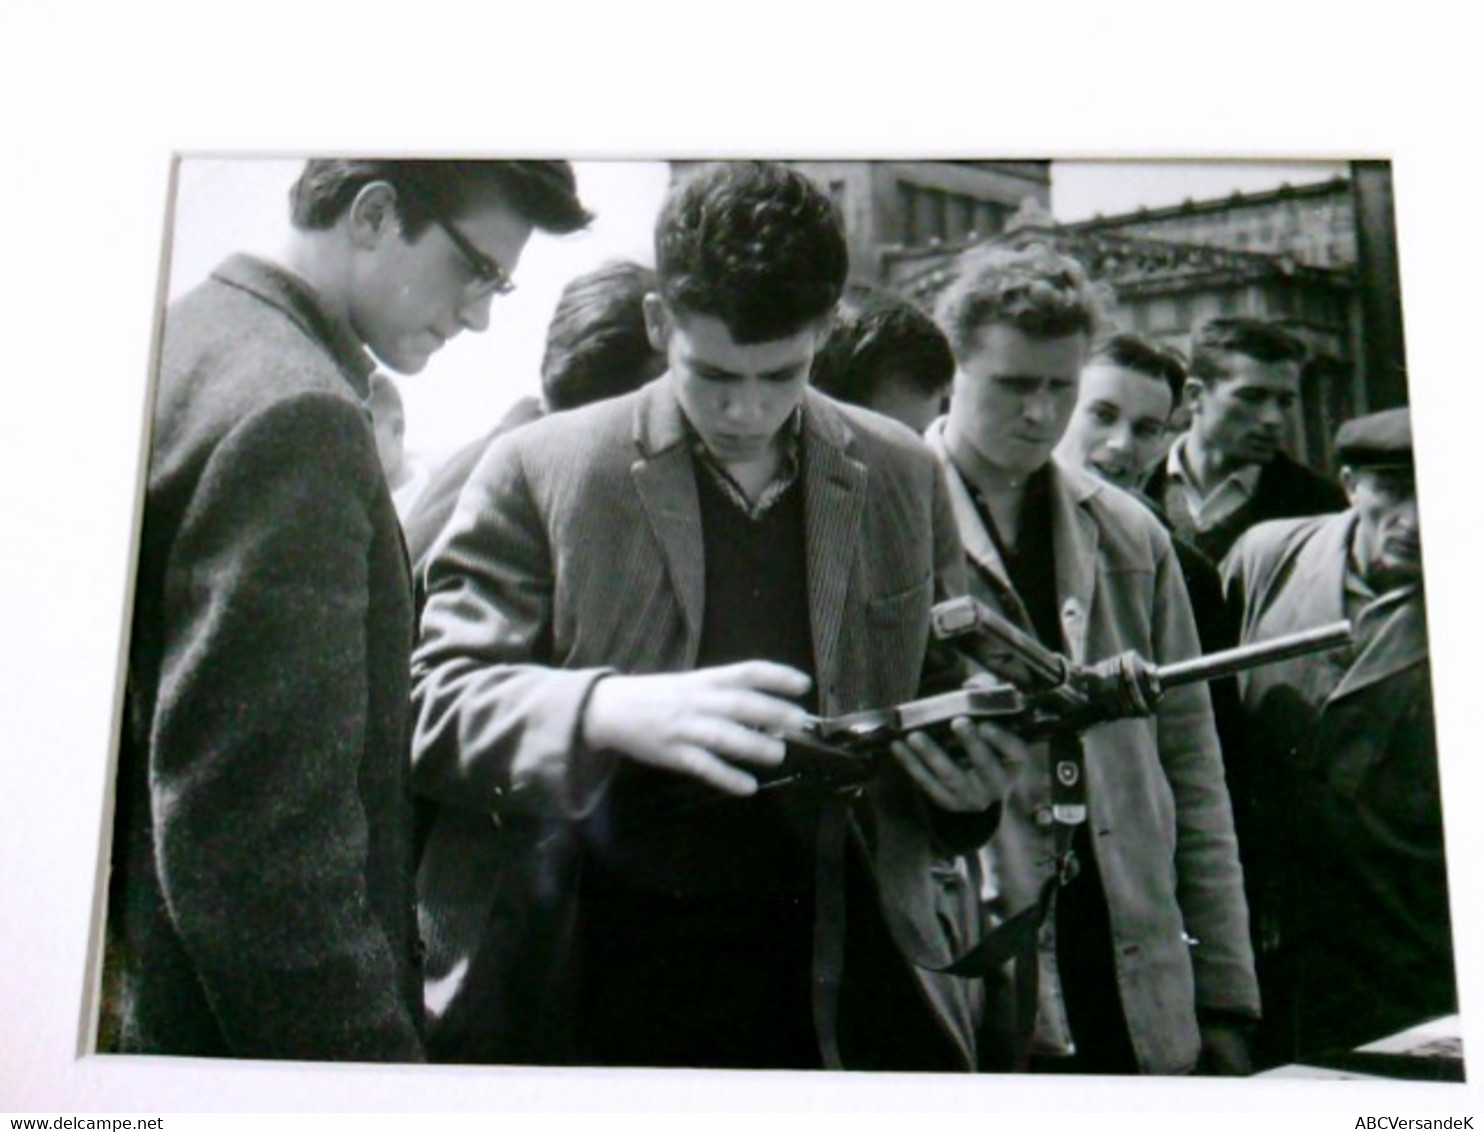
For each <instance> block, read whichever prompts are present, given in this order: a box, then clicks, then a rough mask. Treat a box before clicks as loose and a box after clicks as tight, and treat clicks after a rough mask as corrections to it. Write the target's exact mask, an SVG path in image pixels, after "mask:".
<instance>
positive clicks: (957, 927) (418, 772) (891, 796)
mask: <svg viewBox="0 0 1484 1132" xmlns="http://www.w3.org/2000/svg"><path fill="white" fill-rule="evenodd" d="M690 438H691V434H690V433H689V432H688V430H687V429H686V427H685V425H684V422H683V416H682V413H681V410H680V407H679V403H678V402H677V400H676V397H675V392H674V389H673V387H672V385H671V379H670V377H669V376H668V375H666V376H663V377H661V378H659V379H658V380H657V381H655V382H653V383H651V384H650V385H648V386H646V387H645V388H643V389H642V390H640V391H638V392H637V393H635V394H632V395H629V396H626V397H622V398H618V399H615V400H612V401H608V402H604V403H601V404H597V405H592V406H589V407H586V408H583V409H579V410H575V411H573V412H568V413H558V414H554V415H553V416H551V417H548V418H546V419H544V420H542V421H538V422H535V423H533V424H530V425H527V426H525V427H524V428H522V429H519V430H517V431H515V432H512V433H510V434H508V435H507V436H504V437H501V438H500V439H499V440H498V441H497V442H496V443H495V444H494V445H493V446H492V447H491V448H490V449H489V451H488V452H487V453H486V455H485V456H484V458H483V460H482V461H481V462H480V464H479V465H478V467H477V468H476V469H475V471H474V473H473V475H472V477H471V479H470V481H469V483H468V485H467V486H466V487H465V490H464V492H463V494H462V496H461V497H460V500H459V503H458V506H457V508H456V510H455V512H454V515H453V517H452V519H451V520H450V522H449V524H448V526H447V527H446V528H445V532H444V535H443V538H442V540H441V543H440V545H439V547H438V548H437V550H436V551H435V553H434V555H433V559H432V561H431V563H430V565H429V567H428V572H427V576H426V579H425V583H426V591H427V594H428V597H427V604H426V607H425V612H424V616H423V625H422V639H421V643H420V645H419V648H418V650H417V653H416V657H415V666H414V684H415V712H416V725H415V740H414V745H415V757H416V765H415V769H414V779H415V783H416V786H417V788H418V789H419V790H420V791H421V792H422V793H424V794H425V795H427V796H428V797H430V798H432V799H435V800H436V801H437V802H439V803H441V805H440V806H439V807H438V810H437V816H436V817H435V818H434V821H433V826H432V832H431V834H430V837H429V841H428V846H427V850H426V853H425V855H424V858H423V861H422V865H421V868H420V873H419V893H420V910H421V915H422V919H423V923H424V931H425V936H426V939H427V943H428V957H427V963H428V967H427V970H428V984H427V985H428V999H427V1001H428V1006H429V1011H430V1024H431V1026H432V1028H433V1040H434V1042H435V1043H436V1042H438V1041H439V1040H440V1035H441V1034H442V1033H444V1032H447V1031H450V1030H454V1031H462V1032H464V1033H467V1028H466V1023H464V1022H461V1020H460V1017H461V1014H462V1013H464V1012H466V1011H467V1010H469V1009H474V1008H477V1007H478V1005H479V1001H480V992H479V988H478V987H477V986H476V985H475V984H477V983H478V981H479V977H480V976H479V972H480V971H481V969H488V968H489V966H490V965H491V964H492V963H493V964H498V963H499V962H500V961H501V957H499V956H498V955H496V956H493V957H492V956H491V955H490V954H488V951H489V947H488V945H489V943H490V942H491V935H492V933H498V932H499V931H500V929H501V926H502V925H500V924H498V923H494V922H493V921H492V917H491V913H490V904H491V890H492V888H493V887H494V886H495V885H497V884H498V883H499V882H500V878H501V877H502V876H508V873H509V868H508V864H509V862H508V855H509V854H510V853H511V852H516V853H519V852H520V851H521V842H522V841H523V840H524V839H522V838H521V837H519V836H513V837H511V838H510V839H509V840H508V841H507V842H505V843H503V844H502V841H501V837H500V832H501V831H499V830H497V828H496V825H495V823H494V822H492V821H491V819H490V814H492V813H493V814H497V815H508V816H511V817H514V818H515V819H516V820H517V821H520V820H522V819H521V818H520V817H519V815H522V814H526V815H529V814H533V813H534V814H547V815H556V816H557V818H558V823H557V825H556V826H555V827H553V826H552V825H551V824H550V823H549V822H548V823H547V824H546V825H545V826H543V828H544V829H545V830H546V831H547V833H550V832H551V830H552V829H553V828H555V829H556V830H557V834H556V835H557V836H558V837H560V836H561V833H560V830H561V825H560V821H561V820H562V819H565V818H573V817H580V816H581V815H582V814H583V813H585V812H586V811H587V809H588V808H589V807H590V806H591V805H592V803H593V801H594V799H595V797H596V792H597V791H598V790H600V789H601V783H602V781H603V778H604V775H605V773H606V771H607V769H608V768H609V767H610V766H611V758H612V756H611V755H610V754H608V753H605V752H596V751H590V750H588V749H587V748H586V747H585V746H584V744H583V742H582V735H581V720H582V714H583V709H584V706H585V703H586V700H587V697H588V695H589V693H590V692H591V690H592V687H593V684H594V682H595V681H597V680H598V679H599V678H600V677H601V676H602V675H603V674H604V673H605V672H610V671H615V670H616V671H621V672H624V673H630V674H642V673H657V672H682V671H687V670H690V669H692V668H694V667H695V665H696V658H697V655H698V649H699V647H700V634H701V625H702V612H703V610H702V603H703V597H704V593H705V585H704V570H705V563H704V555H703V550H702V542H701V521H700V510H699V503H698V500H697V488H696V480H695V477H696V474H697V472H696V469H695V466H694V463H693V459H694V457H693V456H692V453H691V450H690V444H691V439H690ZM802 460H803V465H802V487H803V497H804V499H803V502H804V514H805V536H804V537H805V543H806V556H807V563H808V578H807V586H808V595H809V609H810V630H811V637H812V641H813V651H814V666H815V673H816V693H817V705H816V706H817V708H818V710H819V711H820V712H822V713H824V714H826V715H837V714H842V713H846V712H851V711H856V710H860V709H864V708H870V707H881V706H885V705H890V704H894V703H897V702H899V701H901V700H905V699H909V698H911V697H913V696H914V695H916V694H917V692H918V688H919V681H920V679H921V676H922V671H923V664H924V656H925V650H926V646H927V642H928V612H929V608H930V606H931V605H932V604H933V602H934V601H935V600H937V599H939V598H941V597H944V596H948V595H952V594H955V593H958V592H961V591H962V586H963V560H962V553H961V550H960V548H959V544H958V538H957V534H956V532H955V529H954V525H953V519H952V515H951V514H950V512H949V509H948V503H947V497H946V495H945V493H944V485H943V481H942V476H941V474H940V472H939V471H938V469H937V465H936V462H935V461H934V460H933V459H932V457H931V455H930V454H929V453H928V452H927V451H926V449H925V448H924V447H923V445H922V443H921V441H920V440H919V439H918V438H917V437H915V436H913V435H912V434H911V433H910V432H908V430H906V429H905V428H902V427H901V426H899V425H897V424H895V423H894V422H890V421H887V420H886V419H885V418H882V417H878V416H876V415H874V414H869V413H865V412H863V411H860V410H856V409H853V408H850V407H847V406H841V405H837V404H835V403H834V402H832V401H830V400H828V399H827V398H824V397H823V396H821V395H818V394H816V393H815V392H814V391H812V390H809V391H807V392H806V395H805V401H804V412H803V456H802ZM855 818H856V819H857V820H856V824H855V829H854V833H855V838H856V840H857V843H858V844H859V845H861V846H862V847H863V848H864V849H865V855H866V859H867V860H868V861H869V862H870V863H871V866H872V868H873V870H874V879H875V884H876V887H877V889H878V890H879V893H880V902H881V907H882V911H883V913H884V914H885V918H886V922H887V924H888V926H889V928H890V930H891V931H892V933H893V936H894V937H895V939H896V941H897V943H898V945H899V946H900V947H901V949H902V950H903V951H904V952H905V953H907V954H909V955H911V956H913V957H915V958H920V959H924V960H928V961H932V962H936V963H947V962H948V961H949V960H950V959H951V958H952V956H953V955H954V954H956V953H958V952H959V951H961V950H963V949H964V948H966V947H967V946H968V945H969V944H970V943H971V942H972V941H973V940H974V938H975V933H976V931H977V925H976V917H975V914H974V909H973V902H972V896H971V894H970V893H969V892H968V891H967V889H966V886H965V884H964V882H963V880H962V878H961V877H960V875H959V873H958V872H956V871H955V870H954V867H953V865H954V862H953V861H952V860H950V859H948V858H946V857H945V856H943V855H941V854H940V853H939V852H938V851H937V848H936V846H935V845H934V843H933V842H932V839H931V838H930V836H929V827H928V824H927V818H926V814H925V805H924V802H923V799H922V798H921V796H920V795H919V794H918V793H917V791H916V790H915V788H913V787H912V786H911V785H910V783H909V781H908V780H907V778H906V776H905V775H904V774H903V773H901V772H900V771H897V770H896V769H895V768H892V769H890V770H888V771H887V772H886V773H885V774H883V775H882V776H880V777H879V778H878V779H877V780H875V782H874V783H873V784H872V785H871V786H870V787H869V788H868V790H867V795H866V799H865V801H864V802H863V803H862V804H860V805H858V806H857V807H856V808H855ZM502 820H504V819H503V818H502ZM498 917H499V913H498V912H497V913H496V916H495V917H494V919H498ZM494 942H499V941H498V940H495V941H494ZM845 946H846V947H849V946H850V944H849V941H848V940H847V941H846V944H845ZM918 981H919V983H920V985H921V987H922V992H923V995H924V998H925V1001H926V1002H927V1003H928V1004H929V1006H930V1007H931V1010H932V1012H933V1015H934V1016H935V1017H936V1018H937V1019H938V1021H939V1022H940V1024H941V1025H942V1027H943V1028H944V1030H945V1032H946V1033H947V1034H948V1035H949V1036H950V1037H951V1039H952V1041H953V1042H954V1043H955V1044H956V1046H957V1048H958V1050H959V1052H960V1054H961V1056H962V1058H963V1066H964V1067H965V1068H968V1067H970V1066H972V1065H973V1060H974V1057H973V1039H972V1034H973V1028H974V1019H973V1017H972V1011H973V1007H974V1002H975V1001H976V999H977V995H978V993H979V991H978V988H977V987H976V986H975V985H974V984H973V983H972V982H969V981H965V980H960V979H955V978H950V977H946V976H937V975H932V974H930V973H928V972H926V971H919V972H918ZM488 1009H489V1005H488V1002H485V1004H484V1007H483V1010H484V1013H483V1014H482V1017H480V1018H479V1019H478V1020H477V1021H476V1022H475V1023H474V1024H475V1026H481V1025H482V1026H483V1027H484V1028H486V1029H489V1028H492V1027H493V1028H499V1027H502V1026H504V1027H506V1028H509V1027H511V1026H515V1025H519V1020H518V1019H512V1018H501V1017H499V1016H498V1014H496V1015H495V1016H491V1015H490V1014H489V1013H488V1012H487V1011H488Z"/></svg>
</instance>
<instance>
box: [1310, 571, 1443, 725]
mask: <svg viewBox="0 0 1484 1132" xmlns="http://www.w3.org/2000/svg"><path fill="white" fill-rule="evenodd" d="M1373 618H1374V619H1377V620H1379V621H1380V624H1379V626H1378V627H1377V628H1376V630H1375V632H1374V634H1373V635H1372V636H1371V639H1370V641H1369V642H1368V643H1367V644H1366V646H1365V651H1363V652H1362V653H1361V654H1360V656H1359V657H1357V658H1356V660H1355V663H1354V664H1352V665H1351V666H1350V668H1349V669H1348V670H1347V671H1346V673H1345V676H1344V678H1343V679H1342V680H1341V681H1340V684H1339V686H1338V687H1337V688H1335V690H1334V692H1333V693H1331V695H1330V697H1329V702H1330V703H1331V704H1333V703H1334V702H1335V701H1336V700H1339V699H1341V698H1343V697H1345V696H1349V695H1352V694H1354V693H1356V692H1359V691H1362V690H1364V689H1366V688H1368V687H1370V686H1371V685H1372V684H1375V683H1377V682H1379V681H1381V680H1385V679H1386V678H1387V677H1388V676H1394V675H1395V674H1396V673H1398V672H1400V671H1402V670H1403V669H1405V668H1411V667H1412V666H1413V665H1415V664H1421V663H1422V662H1423V661H1425V660H1426V659H1427V621H1426V618H1425V617H1424V614H1423V602H1422V590H1421V588H1420V587H1416V588H1413V589H1411V590H1409V591H1407V592H1406V593H1401V594H1392V595H1388V596H1387V597H1383V598H1381V599H1380V600H1378V601H1377V602H1376V603H1375V604H1374V605H1372V606H1371V607H1370V608H1368V609H1367V610H1366V611H1365V612H1364V613H1362V614H1361V620H1362V622H1369V621H1371V620H1372V619H1373ZM1360 628H1362V626H1357V629H1360Z"/></svg>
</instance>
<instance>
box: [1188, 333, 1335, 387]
mask: <svg viewBox="0 0 1484 1132" xmlns="http://www.w3.org/2000/svg"><path fill="white" fill-rule="evenodd" d="M1308 353H1309V351H1308V348H1307V347H1306V346H1305V345H1304V344H1303V342H1302V341H1300V340H1299V339H1298V338H1296V337H1294V336H1293V335H1292V334H1290V333H1289V332H1288V331H1286V330H1284V329H1283V328H1282V327H1281V326H1279V325H1278V324H1277V323H1274V322H1264V321H1263V320H1262V319H1259V318H1213V319H1210V320H1209V321H1207V322H1205V323H1203V324H1202V325H1201V327H1200V329H1199V330H1197V331H1196V332H1195V333H1194V334H1193V335H1191V345H1190V376H1191V377H1198V378H1201V379H1202V380H1204V381H1221V380H1222V379H1223V378H1226V377H1229V376H1230V374H1229V373H1228V372H1227V368H1226V356H1227V355H1228V354H1241V355H1242V356H1243V357H1244V358H1251V359H1253V360H1254V361H1258V362H1262V363H1264V364H1265V365H1273V364H1276V363H1278V362H1298V363H1300V364H1303V362H1304V361H1305V360H1306V359H1307V358H1308Z"/></svg>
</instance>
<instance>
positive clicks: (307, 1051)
mask: <svg viewBox="0 0 1484 1132" xmlns="http://www.w3.org/2000/svg"><path fill="white" fill-rule="evenodd" d="M290 199H291V203H292V220H293V228H292V231H291V233H290V234H289V237H288V240H287V242H286V244H285V249H284V254H283V256H282V259H281V260H280V261H279V262H276V263H274V262H269V261H267V260H263V259H258V258H253V257H248V256H242V255H239V256H235V257H233V258H231V259H229V260H227V261H226V262H225V263H223V264H222V265H221V266H220V267H218V268H217V270H216V271H215V272H214V273H213V274H212V276H211V278H210V279H208V280H207V281H206V282H205V283H203V284H202V285H201V286H200V287H198V288H196V289H195V290H194V291H192V292H191V293H190V294H188V295H186V296H185V297H183V298H182V299H181V300H180V301H178V302H177V303H175V304H173V305H172V306H171V307H170V309H169V310H168V312H167V314H166V318H165V323H164V336H163V343H162V347H161V356H160V362H159V373H158V379H157V385H156V401H155V407H154V431H153V447H152V451H151V458H150V465H149V477H148V486H147V496H146V502H145V510H144V524H143V534H142V539H141V549H140V561H139V573H138V584H137V588H136V593H135V605H134V619H133V632H132V637H131V640H130V658H129V675H128V701H127V708H126V714H125V720H124V726H123V737H122V743H121V750H120V762H119V777H118V796H117V801H118V805H117V813H116V820H115V832H114V846H113V876H112V890H111V894H110V918H109V924H108V935H109V939H108V943H109V947H108V959H107V962H108V966H109V976H110V978H109V980H108V983H107V985H108V986H110V987H111V988H116V989H115V990H114V991H113V992H112V993H111V994H110V995H109V996H108V997H107V1000H106V1001H105V1006H104V1011H105V1017H104V1034H105V1042H104V1043H103V1044H104V1047H105V1048H113V1049H117V1050H119V1051H122V1052H131V1053H157V1054H182V1055H192V1056H234V1057H271V1058H302V1059H336V1060H380V1061H415V1060H421V1059H422V1057H423V1052H422V1040H421V1034H420V1028H421V1026H420V1020H421V1009H420V1001H421V990H420V984H419V972H418V969H417V967H418V965H417V961H416V952H417V948H416V926H415V919H414V915H413V907H412V823H411V812H410V803H409V800H408V797H407V793H406V789H405V778H406V772H407V735H408V719H407V710H408V709H407V704H408V687H407V656H408V653H409V651H410V649H411V646H412V640H413V605H412V590H411V582H410V578H409V575H408V570H407V564H406V553H405V550H404V549H403V543H402V537H401V532H400V529H399V526H398V522H397V516H396V513H395V511H394V510H393V506H392V500H391V497H390V495H389V494H388V490H387V487H386V483H385V480H384V478H383V476H382V473H381V468H380V464H379V461H378V459H377V452H376V442H375V438H374V435H373V431H372V424H371V419H370V413H369V409H368V404H367V402H368V398H369V395H370V386H369V378H370V375H371V373H372V371H373V369H374V368H375V362H374V361H373V359H372V357H371V355H375V359H376V360H379V361H380V362H381V363H382V364H383V365H385V366H387V367H389V368H391V369H394V370H396V371H398V372H401V373H416V372H418V371H419V370H421V369H423V367H424V366H426V365H427V362H428V359H429V358H430V357H431V356H432V355H433V353H434V352H435V351H436V350H438V348H439V347H441V346H442V345H443V344H444V343H445V342H446V341H447V340H448V339H450V338H452V337H453V336H454V335H456V334H458V333H459V332H461V331H463V330H466V329H467V330H474V331H479V330H482V329H484V327H485V326H486V325H487V322H488V318H489V304H490V300H491V297H492V296H493V295H494V294H496V293H497V292H500V291H502V290H508V289H509V286H510V282H509V273H510V272H512V271H514V269H515V266H516V263H517V261H518V260H519V257H520V254H521V251H522V249H523V248H524V246H525V244H526V241H527V239H528V238H529V237H530V235H531V232H532V231H533V229H542V230H545V231H550V232H569V231H573V230H575V229H577V228H581V227H582V226H584V225H585V224H586V223H587V222H588V219H589V217H588V215H587V213H586V212H585V210H584V209H583V207H582V205H581V203H580V202H579V201H578V198H577V195H576V191H575V182H574V179H573V176H572V171H571V169H570V167H569V166H568V165H567V164H566V163H565V162H556V161H525V162H522V161H517V162H479V161H356V160H337V161H310V162H308V163H307V164H306V166H305V168H304V171H303V173H302V175H301V176H300V178H299V180H298V181H297V183H296V184H295V185H294V187H293V190H292V192H291V194H290ZM368 351H369V353H368Z"/></svg>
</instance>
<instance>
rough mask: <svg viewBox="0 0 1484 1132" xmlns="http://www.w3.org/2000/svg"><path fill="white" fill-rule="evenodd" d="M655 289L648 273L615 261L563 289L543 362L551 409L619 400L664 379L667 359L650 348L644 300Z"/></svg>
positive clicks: (544, 390)
mask: <svg viewBox="0 0 1484 1132" xmlns="http://www.w3.org/2000/svg"><path fill="white" fill-rule="evenodd" d="M655 287H656V281H655V275H654V272H653V271H651V270H650V269H649V268H647V267H644V266H642V265H640V264H637V263H630V262H629V261H627V260H615V261H613V262H610V263H605V264H604V265H603V266H602V267H599V268H598V269H597V270H595V271H589V272H587V273H585V274H583V275H579V276H577V277H576V278H575V279H572V280H571V281H570V282H568V284H567V285H566V286H565V287H563V288H562V295H561V298H559V299H558V300H557V305H556V311H555V312H554V313H553V314H552V316H551V324H550V326H548V327H547V331H546V353H545V354H544V355H543V356H542V359H541V391H542V394H543V396H544V397H545V399H546V404H547V406H548V407H549V408H551V409H553V410H557V409H575V408H577V407H578V406H579V405H586V404H589V403H590V402H593V401H602V400H606V399H607V398H609V397H617V396H618V395H619V394H622V393H628V392H630V391H631V390H634V389H637V388H639V386H640V385H642V384H644V382H645V381H647V380H648V379H649V378H651V377H657V376H659V374H660V372H661V371H662V370H663V369H664V364H665V359H664V355H662V354H660V353H659V352H658V351H656V350H655V348H654V347H653V346H652V345H650V342H649V334H648V332H647V331H646V329H645V326H644V296H645V295H647V294H649V293H650V292H652V291H653V290H655Z"/></svg>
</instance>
